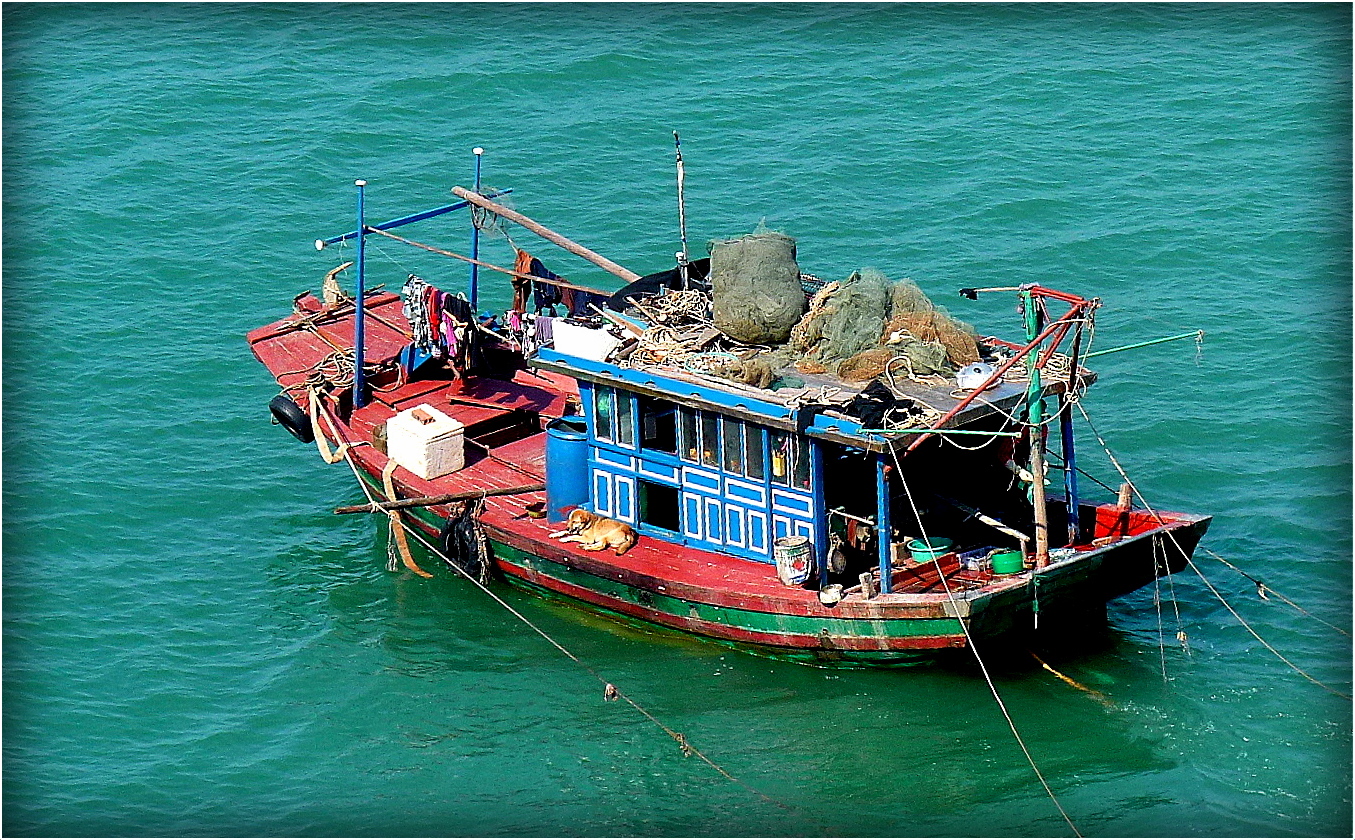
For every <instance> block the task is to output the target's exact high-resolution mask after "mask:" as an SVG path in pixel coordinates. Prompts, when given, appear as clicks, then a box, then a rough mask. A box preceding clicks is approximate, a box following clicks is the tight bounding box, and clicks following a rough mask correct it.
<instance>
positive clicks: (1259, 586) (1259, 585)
mask: <svg viewBox="0 0 1355 840" xmlns="http://www.w3.org/2000/svg"><path fill="white" fill-rule="evenodd" d="M1205 553H1206V554H1208V555H1209V556H1210V557H1213V558H1214V559H1215V560H1217V561H1219V562H1220V563H1222V564H1223V565H1225V566H1227V567H1228V568H1230V569H1232V570H1233V571H1235V572H1237V573H1238V574H1239V575H1242V576H1243V577H1244V578H1246V579H1247V580H1249V581H1251V582H1252V583H1254V584H1256V594H1257V595H1260V596H1261V597H1262V598H1266V597H1268V596H1267V595H1266V593H1267V592H1269V593H1270V594H1271V595H1274V596H1275V597H1276V598H1279V599H1280V600H1281V601H1283V602H1284V603H1286V604H1288V605H1289V606H1291V607H1293V608H1294V609H1296V610H1298V611H1299V612H1301V613H1303V614H1304V615H1306V616H1308V617H1309V618H1311V619H1313V620H1314V621H1320V622H1322V623H1323V624H1325V625H1327V626H1328V627H1330V628H1331V629H1333V630H1335V631H1336V632H1337V633H1340V634H1341V635H1342V636H1346V637H1350V631H1348V630H1346V629H1344V628H1342V627H1338V626H1336V625H1335V624H1332V623H1331V622H1330V621H1327V620H1326V619H1325V618H1322V617H1321V616H1316V615H1313V614H1312V613H1310V612H1308V611H1307V610H1305V609H1304V608H1303V607H1300V606H1299V605H1298V604H1296V603H1294V602H1293V601H1291V600H1289V599H1288V598H1286V597H1285V596H1284V595H1283V594H1281V593H1279V592H1277V591H1276V590H1275V589H1273V588H1272V587H1271V586H1270V585H1269V584H1266V583H1263V582H1262V581H1261V579H1260V578H1255V577H1252V576H1251V575H1249V574H1247V573H1246V572H1244V571H1242V570H1241V569H1239V568H1238V567H1237V566H1234V565H1233V564H1232V563H1229V562H1228V561H1227V560H1225V559H1223V558H1222V557H1220V556H1219V555H1218V554H1215V553H1214V552H1213V551H1211V550H1210V549H1207V548H1206V549H1205Z"/></svg>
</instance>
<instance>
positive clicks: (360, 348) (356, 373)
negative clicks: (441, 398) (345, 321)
mask: <svg viewBox="0 0 1355 840" xmlns="http://www.w3.org/2000/svg"><path fill="white" fill-rule="evenodd" d="M353 183H354V184H356V185H357V188H358V259H357V263H358V288H357V301H358V306H357V319H356V320H355V321H354V322H353V408H362V407H363V406H364V405H366V404H367V398H366V396H365V393H364V392H365V390H366V386H367V382H366V376H365V375H364V374H363V371H362V367H363V363H364V356H365V352H364V351H365V347H364V341H363V327H364V322H365V321H366V320H367V301H366V297H367V278H366V275H365V272H366V257H367V255H366V253H365V250H366V249H365V248H364V247H363V245H364V243H366V241H367V227H366V222H365V221H364V219H365V210H364V208H363V188H364V187H366V186H367V182H366V181H362V180H358V181H354V182H353Z"/></svg>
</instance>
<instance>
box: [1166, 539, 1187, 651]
mask: <svg viewBox="0 0 1355 840" xmlns="http://www.w3.org/2000/svg"><path fill="white" fill-rule="evenodd" d="M1167 533H1169V534H1170V533H1171V532H1170V531H1168V532H1167ZM1175 540H1176V538H1175V537H1172V541H1173V542H1175ZM1177 548H1180V546H1179V545H1178V546H1177ZM1162 568H1164V569H1168V570H1169V571H1168V573H1167V589H1168V590H1170V591H1171V595H1172V612H1173V613H1174V614H1175V615H1176V640H1177V641H1178V642H1180V643H1181V649H1182V650H1184V651H1185V652H1186V656H1187V657H1188V658H1189V657H1193V656H1194V655H1195V654H1194V653H1192V652H1191V650H1190V642H1189V637H1187V636H1186V627H1185V622H1183V621H1182V620H1181V601H1180V599H1179V598H1177V597H1176V580H1175V578H1173V577H1172V575H1171V572H1170V567H1169V566H1168V565H1167V546H1165V545H1163V546H1162Z"/></svg>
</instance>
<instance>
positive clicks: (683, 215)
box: [673, 131, 689, 289]
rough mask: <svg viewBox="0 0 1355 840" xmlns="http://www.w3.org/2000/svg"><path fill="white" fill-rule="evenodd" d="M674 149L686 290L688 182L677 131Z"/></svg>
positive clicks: (680, 261)
mask: <svg viewBox="0 0 1355 840" xmlns="http://www.w3.org/2000/svg"><path fill="white" fill-rule="evenodd" d="M673 147H674V148H675V149H676V150H677V200H678V231H679V232H680V234H681V236H682V252H681V253H680V254H678V255H677V258H678V269H679V270H680V271H681V273H682V288H684V289H686V288H687V263H688V262H689V257H688V254H687V206H686V203H685V202H684V201H683V196H682V182H683V181H684V180H686V177H687V173H686V171H685V170H684V169H683V168H682V140H681V139H679V138H678V133H677V132H676V131H674V132H673Z"/></svg>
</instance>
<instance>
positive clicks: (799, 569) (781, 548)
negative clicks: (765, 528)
mask: <svg viewBox="0 0 1355 840" xmlns="http://www.w3.org/2000/svg"><path fill="white" fill-rule="evenodd" d="M772 556H773V557H774V558H776V576H777V577H779V578H780V579H781V582H782V583H784V584H785V585H786V586H799V585H800V584H802V583H804V582H805V581H807V580H809V573H810V572H811V571H812V570H813V568H814V546H812V545H810V544H809V537H803V536H800V537H779V538H778V539H777V540H776V542H775V543H774V544H773V545H772Z"/></svg>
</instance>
